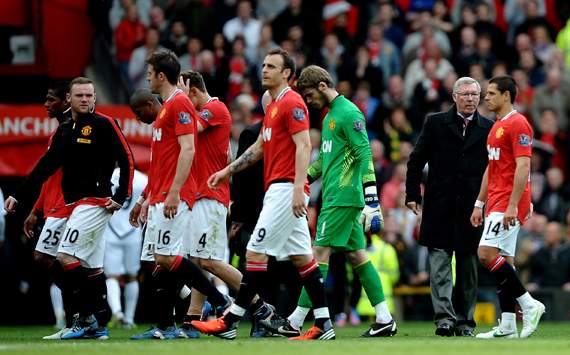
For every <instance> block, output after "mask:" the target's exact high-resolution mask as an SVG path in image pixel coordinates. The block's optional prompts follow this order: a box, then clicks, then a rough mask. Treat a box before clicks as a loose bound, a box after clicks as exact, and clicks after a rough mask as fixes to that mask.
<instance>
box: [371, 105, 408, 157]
mask: <svg viewBox="0 0 570 355" xmlns="http://www.w3.org/2000/svg"><path fill="white" fill-rule="evenodd" d="M382 122H383V125H382V127H380V128H379V132H380V140H381V141H382V143H384V146H385V147H386V154H387V156H388V158H389V159H390V160H391V161H393V162H399V161H400V158H401V157H400V145H401V144H402V142H410V141H411V140H412V138H413V134H414V130H413V129H412V126H411V124H410V121H408V117H407V115H406V111H405V110H404V109H403V108H402V107H398V108H395V109H394V110H392V112H391V113H390V116H389V117H388V119H385V120H384V121H382Z"/></svg>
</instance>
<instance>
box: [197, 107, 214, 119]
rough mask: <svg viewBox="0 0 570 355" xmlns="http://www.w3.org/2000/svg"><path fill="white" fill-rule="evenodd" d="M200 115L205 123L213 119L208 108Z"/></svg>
mask: <svg viewBox="0 0 570 355" xmlns="http://www.w3.org/2000/svg"><path fill="white" fill-rule="evenodd" d="M199 115H200V118H201V119H203V120H204V121H208V120H209V119H210V118H212V117H213V115H212V113H211V112H210V110H208V109H207V108H205V109H203V110H202V111H200V113H199Z"/></svg>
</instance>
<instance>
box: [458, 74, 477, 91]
mask: <svg viewBox="0 0 570 355" xmlns="http://www.w3.org/2000/svg"><path fill="white" fill-rule="evenodd" d="M471 84H476V85H477V90H478V91H479V93H481V84H479V82H478V81H477V80H475V79H473V78H471V77H469V76H462V77H461V78H459V79H457V80H456V81H455V84H453V93H454V94H455V93H456V92H457V91H458V90H459V87H460V86H461V85H471Z"/></svg>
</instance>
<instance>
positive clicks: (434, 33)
mask: <svg viewBox="0 0 570 355" xmlns="http://www.w3.org/2000/svg"><path fill="white" fill-rule="evenodd" d="M431 45H435V46H436V47H437V48H438V55H440V56H442V57H445V58H448V57H451V53H452V51H451V43H450V42H449V38H448V37H447V35H446V34H445V33H444V32H443V31H441V30H439V29H437V28H435V27H433V25H432V24H430V23H429V22H428V23H426V24H424V25H423V26H422V27H421V28H420V30H419V31H416V32H414V33H412V34H409V35H408V36H407V37H406V42H404V49H403V50H402V57H403V61H404V63H405V64H406V63H410V62H411V61H413V60H414V59H416V58H422V57H423V56H424V54H425V53H426V52H427V51H432V52H433V51H434V50H433V49H430V48H428V46H431Z"/></svg>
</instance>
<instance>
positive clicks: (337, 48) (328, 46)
mask: <svg viewBox="0 0 570 355" xmlns="http://www.w3.org/2000/svg"><path fill="white" fill-rule="evenodd" d="M344 54H345V48H344V46H343V45H342V44H340V43H339V42H338V37H337V36H336V35H335V34H334V33H329V34H327V35H326V36H325V38H324V40H323V45H322V47H321V48H320V51H319V60H318V63H319V65H320V66H322V67H323V68H325V69H326V70H327V71H328V72H329V73H330V74H331V77H332V79H333V80H334V82H335V83H336V82H338V79H339V71H340V68H341V67H342V65H343V62H344Z"/></svg>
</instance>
